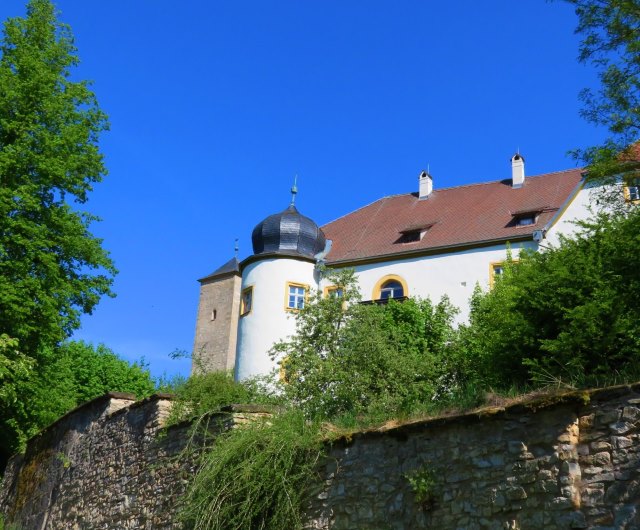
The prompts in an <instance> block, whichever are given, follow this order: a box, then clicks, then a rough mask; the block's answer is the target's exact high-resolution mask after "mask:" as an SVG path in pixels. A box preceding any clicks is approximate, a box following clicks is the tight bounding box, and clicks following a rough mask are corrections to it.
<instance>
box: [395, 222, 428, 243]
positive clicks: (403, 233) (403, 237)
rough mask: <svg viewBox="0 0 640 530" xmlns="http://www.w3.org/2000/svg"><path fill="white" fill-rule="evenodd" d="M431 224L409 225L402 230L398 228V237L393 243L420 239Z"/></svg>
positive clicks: (413, 241)
mask: <svg viewBox="0 0 640 530" xmlns="http://www.w3.org/2000/svg"><path fill="white" fill-rule="evenodd" d="M432 226H433V224H428V225H420V226H409V227H407V228H405V229H404V230H400V237H399V238H398V239H396V241H395V243H403V244H408V243H417V242H418V241H421V240H422V238H423V237H424V235H425V234H426V233H427V232H428V231H429V228H431V227H432Z"/></svg>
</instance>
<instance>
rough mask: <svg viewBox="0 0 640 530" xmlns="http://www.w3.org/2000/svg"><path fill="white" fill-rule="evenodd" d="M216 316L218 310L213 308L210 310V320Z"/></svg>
mask: <svg viewBox="0 0 640 530" xmlns="http://www.w3.org/2000/svg"><path fill="white" fill-rule="evenodd" d="M216 318H218V310H217V309H214V310H213V311H211V321H212V322H213V321H214V320H215V319H216Z"/></svg>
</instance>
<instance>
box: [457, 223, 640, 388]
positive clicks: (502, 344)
mask: <svg viewBox="0 0 640 530" xmlns="http://www.w3.org/2000/svg"><path fill="white" fill-rule="evenodd" d="M638 248H640V212H639V211H635V212H632V213H631V214H629V215H627V216H622V215H620V216H607V215H604V214H601V215H600V216H599V217H598V218H597V219H595V220H593V221H591V222H587V223H583V224H582V228H581V230H580V232H579V233H578V234H577V235H576V236H575V237H573V238H571V239H564V240H562V243H561V245H560V246H559V247H558V248H554V249H549V250H547V251H545V252H542V253H530V254H525V255H522V254H521V260H520V262H519V263H518V264H517V265H516V264H513V265H511V266H510V267H507V268H506V272H505V275H504V276H503V277H501V278H499V280H498V281H497V282H496V285H495V287H494V289H493V290H492V291H491V292H489V293H485V294H483V293H479V292H478V293H476V295H475V296H474V299H473V301H472V311H471V322H470V325H469V326H468V327H467V328H465V329H463V331H462V334H463V338H462V344H463V347H464V350H465V351H466V354H467V357H468V365H467V366H468V368H469V369H470V370H471V371H472V372H473V376H474V377H475V378H476V379H477V380H478V381H479V382H480V383H481V384H483V385H485V386H494V387H497V388H508V387H509V386H511V385H513V384H516V385H521V386H524V385H528V384H536V385H540V384H545V383H547V384H548V383H553V382H564V383H568V384H571V385H574V386H588V385H595V384H603V383H607V382H614V381H616V380H618V381H620V380H630V379H634V378H637V377H638V376H640V370H639V368H638V366H640V365H639V364H638V362H639V361H640V319H638V315H639V314H640V298H639V297H638V290H639V289H640V268H638V266H637V264H638Z"/></svg>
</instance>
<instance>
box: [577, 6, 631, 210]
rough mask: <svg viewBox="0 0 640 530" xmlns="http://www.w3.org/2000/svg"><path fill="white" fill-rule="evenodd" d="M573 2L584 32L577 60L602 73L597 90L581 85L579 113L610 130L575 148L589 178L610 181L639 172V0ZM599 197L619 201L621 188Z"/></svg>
mask: <svg viewBox="0 0 640 530" xmlns="http://www.w3.org/2000/svg"><path fill="white" fill-rule="evenodd" d="M566 1H567V2H569V3H570V4H572V5H574V6H575V11H576V15H577V16H578V27H577V29H576V33H578V34H579V35H581V36H582V37H583V40H582V43H581V46H580V55H579V60H580V61H581V62H583V63H590V64H592V65H593V66H594V67H595V68H596V70H597V72H598V77H599V79H600V87H599V89H598V90H592V89H584V90H583V91H582V93H581V99H582V101H583V103H584V106H583V109H582V112H581V114H582V116H583V117H584V118H585V119H586V120H587V121H589V122H591V123H593V124H595V125H598V126H604V127H606V128H607V130H608V131H609V133H610V134H609V137H608V139H607V140H606V141H605V142H604V143H603V145H599V146H594V147H590V148H587V149H584V150H578V151H576V153H575V154H576V156H577V157H578V158H579V159H581V160H582V161H583V162H585V163H586V164H587V166H588V170H589V178H590V179H592V180H595V181H604V182H606V183H608V184H611V183H613V182H616V177H618V178H617V182H619V181H620V179H619V177H620V175H623V176H625V177H626V178H627V179H629V178H637V177H638V172H639V170H640V151H639V149H638V147H637V146H636V147H635V148H633V147H630V146H633V144H634V143H635V142H637V141H638V139H639V138H640V2H638V0H566ZM602 190H603V192H602V194H601V199H602V200H603V201H604V202H605V203H606V204H608V205H610V206H614V207H617V208H616V209H617V210H621V208H620V206H621V205H622V204H623V203H622V202H621V201H620V198H621V197H622V194H621V193H620V190H619V189H617V190H616V189H615V187H609V188H602Z"/></svg>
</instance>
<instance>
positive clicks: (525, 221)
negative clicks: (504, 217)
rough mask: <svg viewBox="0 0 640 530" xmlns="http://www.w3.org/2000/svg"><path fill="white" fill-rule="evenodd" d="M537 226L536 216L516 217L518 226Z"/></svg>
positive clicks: (531, 214) (532, 214)
mask: <svg viewBox="0 0 640 530" xmlns="http://www.w3.org/2000/svg"><path fill="white" fill-rule="evenodd" d="M534 224H536V214H534V213H530V214H524V215H518V216H517V217H516V226H529V225H534Z"/></svg>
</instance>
